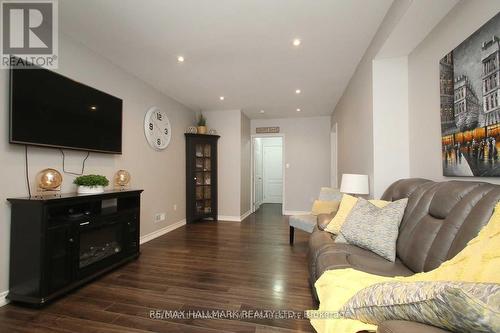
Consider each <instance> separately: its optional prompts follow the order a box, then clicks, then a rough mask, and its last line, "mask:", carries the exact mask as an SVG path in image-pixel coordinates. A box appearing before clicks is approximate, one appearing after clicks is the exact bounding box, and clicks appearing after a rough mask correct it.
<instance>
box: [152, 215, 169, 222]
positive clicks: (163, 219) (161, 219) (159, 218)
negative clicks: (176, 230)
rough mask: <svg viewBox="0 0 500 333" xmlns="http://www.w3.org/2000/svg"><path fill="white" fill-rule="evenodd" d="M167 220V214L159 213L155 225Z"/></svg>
mask: <svg viewBox="0 0 500 333" xmlns="http://www.w3.org/2000/svg"><path fill="white" fill-rule="evenodd" d="M165 219H166V214H165V213H157V214H155V216H154V221H155V223H158V222H161V221H165Z"/></svg>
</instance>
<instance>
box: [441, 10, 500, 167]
mask: <svg viewBox="0 0 500 333" xmlns="http://www.w3.org/2000/svg"><path fill="white" fill-rule="evenodd" d="M499 37H500V14H497V15H496V16H495V17H493V18H492V19H491V20H489V21H488V22H487V23H486V24H484V25H483V26H482V27H481V28H479V30H477V31H476V32H474V34H472V35H471V36H470V37H469V38H467V39H466V40H465V41H464V42H462V44H460V45H459V46H458V47H456V48H455V49H454V50H453V51H451V52H450V53H448V54H447V55H446V56H444V57H443V58H442V59H441V60H440V62H439V67H440V95H441V142H442V161H443V175H445V176H451V177H456V176H474V177H498V176H500V159H499V154H498V150H499V148H500V106H499V104H498V97H499V94H500V67H499V60H500V59H499V47H500V38H499Z"/></svg>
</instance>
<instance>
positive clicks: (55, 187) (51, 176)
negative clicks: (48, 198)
mask: <svg viewBox="0 0 500 333" xmlns="http://www.w3.org/2000/svg"><path fill="white" fill-rule="evenodd" d="M62 181H63V177H62V175H61V173H60V172H59V171H57V170H55V169H50V168H47V169H43V170H42V171H40V172H39V173H38V174H37V176H36V184H37V187H38V192H39V193H47V192H48V193H53V192H59V191H60V190H61V184H62Z"/></svg>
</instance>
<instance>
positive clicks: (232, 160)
mask: <svg viewBox="0 0 500 333" xmlns="http://www.w3.org/2000/svg"><path fill="white" fill-rule="evenodd" d="M203 115H204V116H205V117H206V118H207V126H208V127H210V128H215V129H216V130H217V134H219V135H220V139H219V143H218V148H217V151H218V154H217V157H218V160H217V165H218V177H217V180H218V205H219V207H218V209H219V212H218V214H219V216H220V219H222V220H232V219H236V218H237V217H239V216H240V215H241V213H240V211H241V210H240V203H241V143H242V140H241V111H240V110H221V111H218V110H217V111H203Z"/></svg>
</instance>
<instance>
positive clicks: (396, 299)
mask: <svg viewBox="0 0 500 333" xmlns="http://www.w3.org/2000/svg"><path fill="white" fill-rule="evenodd" d="M339 313H340V314H341V315H342V316H343V317H345V318H348V319H355V320H361V321H362V322H365V323H369V324H374V325H378V324H380V323H382V322H384V321H386V320H410V321H416V322H420V323H423V324H427V325H433V326H436V327H440V328H443V329H447V330H450V331H452V332H468V333H473V332H498V331H500V285H498V284H495V283H470V282H435V281H432V282H385V283H378V284H375V285H372V286H370V287H367V288H364V289H362V290H361V291H359V292H358V293H357V294H356V295H354V296H353V297H352V298H351V299H350V300H349V301H347V303H346V304H344V306H343V307H342V308H341V309H340V310H339ZM478 318H481V320H478Z"/></svg>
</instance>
